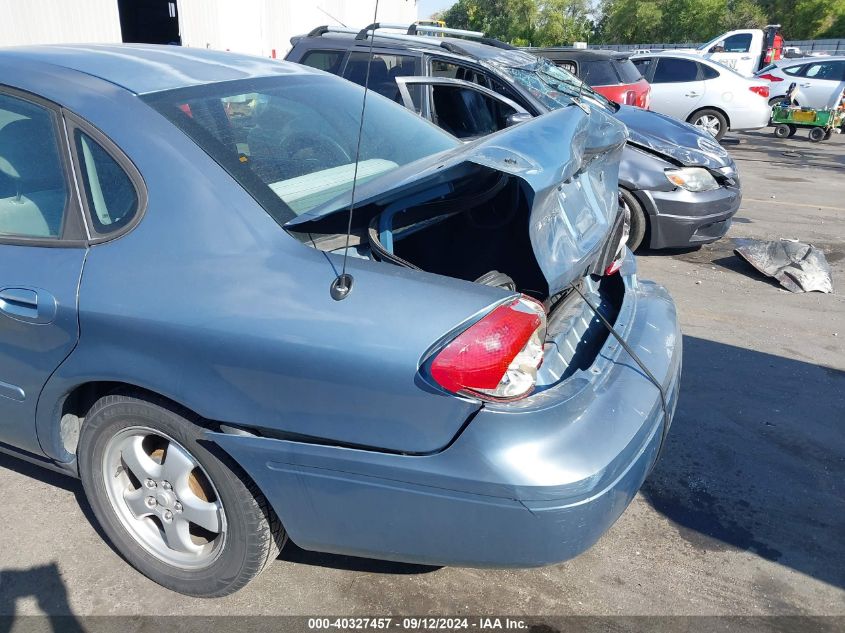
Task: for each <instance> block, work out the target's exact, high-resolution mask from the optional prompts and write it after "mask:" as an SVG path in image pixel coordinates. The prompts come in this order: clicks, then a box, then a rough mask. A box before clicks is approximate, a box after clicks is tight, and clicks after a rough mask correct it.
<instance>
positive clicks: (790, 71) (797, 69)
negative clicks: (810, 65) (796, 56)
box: [783, 64, 805, 76]
mask: <svg viewBox="0 0 845 633" xmlns="http://www.w3.org/2000/svg"><path fill="white" fill-rule="evenodd" d="M804 66H805V65H804V64H799V65H798V66H790V67H789V68H784V69H783V72H784V73H786V74H787V75H792V76H797V75H800V74H801V71H802V70H804Z"/></svg>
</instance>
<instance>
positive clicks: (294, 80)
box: [144, 75, 460, 224]
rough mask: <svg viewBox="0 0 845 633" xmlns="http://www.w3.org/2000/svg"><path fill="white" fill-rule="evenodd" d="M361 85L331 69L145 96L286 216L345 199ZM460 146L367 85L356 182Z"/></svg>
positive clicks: (269, 207)
mask: <svg viewBox="0 0 845 633" xmlns="http://www.w3.org/2000/svg"><path fill="white" fill-rule="evenodd" d="M363 94H364V91H363V89H362V88H360V87H359V86H357V85H355V84H353V83H351V82H347V81H343V80H341V79H338V78H336V77H332V76H328V75H326V76H322V75H319V76H318V75H303V76H297V77H291V76H279V77H264V78H260V79H252V80H242V81H233V82H224V83H218V84H207V85H203V86H195V87H191V88H183V89H178V90H172V91H167V92H162V93H154V94H151V95H148V96H146V97H144V99H145V100H146V101H147V103H149V104H150V105H151V106H152V107H153V108H155V109H156V110H158V111H159V112H160V113H161V114H163V115H164V116H165V117H167V118H168V119H169V120H170V121H171V122H173V123H174V124H175V125H176V126H177V127H178V128H179V129H181V130H182V131H183V132H185V133H186V134H187V135H188V136H189V137H190V138H191V139H193V140H194V142H196V143H197V144H198V145H199V146H200V147H201V148H202V149H203V150H205V151H206V152H207V153H208V154H209V155H210V156H211V157H212V158H213V159H214V160H215V161H217V162H218V163H219V164H220V165H221V166H222V167H223V168H224V169H226V171H228V172H229V173H230V174H231V175H232V177H233V178H234V179H235V180H237V181H238V183H240V184H241V185H242V186H243V187H244V189H246V190H247V191H248V192H249V193H250V194H251V195H252V196H253V197H254V198H255V199H256V200H257V201H258V202H259V203H260V204H261V205H262V206H264V208H265V209H267V211H268V212H269V213H270V214H271V215H272V216H273V217H274V218H275V219H276V221H277V222H279V223H280V224H283V223H285V222H287V221H288V220H290V219H292V218H293V217H294V216H297V215H301V214H303V213H307V212H308V211H310V210H312V209H314V208H316V207H318V206H320V205H323V204H326V203H328V202H330V201H332V200H334V199H336V198H338V199H339V200H340V201H339V202H338V204H339V205H340V204H343V202H342V200H343V199H346V200H348V197H349V196H348V192H349V191H350V190H351V188H352V182H353V179H354V178H355V175H356V166H355V156H356V150H357V145H358V129H359V124H360V119H361V104H362V98H363ZM459 145H460V142H459V141H458V140H457V139H455V138H453V137H452V136H450V135H448V134H446V133H445V132H443V131H442V130H440V129H439V128H437V127H436V126H434V125H432V124H430V123H428V122H427V121H425V120H424V119H422V118H420V117H419V116H416V115H415V114H413V113H411V112H409V111H408V110H406V109H405V108H403V107H402V106H400V105H397V104H396V103H393V102H391V101H390V100H388V99H385V98H384V97H382V96H380V95H378V94H376V93H374V92H370V93H369V94H368V96H367V107H366V115H365V117H364V123H363V129H362V134H361V147H360V162H359V163H358V166H357V178H358V183H361V182H365V181H367V180H371V179H373V178H376V177H378V176H382V175H384V174H387V173H388V172H390V171H392V170H394V169H397V168H398V167H400V166H402V165H406V164H408V163H412V162H414V161H417V160H419V159H422V158H425V157H426V156H430V155H432V154H435V153H438V152H442V151H444V150H448V149H451V148H453V147H457V146H459Z"/></svg>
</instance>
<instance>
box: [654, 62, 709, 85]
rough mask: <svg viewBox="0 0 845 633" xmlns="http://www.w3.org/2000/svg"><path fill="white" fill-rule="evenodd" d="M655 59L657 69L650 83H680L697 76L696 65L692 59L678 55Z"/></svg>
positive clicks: (694, 78) (693, 79)
mask: <svg viewBox="0 0 845 633" xmlns="http://www.w3.org/2000/svg"><path fill="white" fill-rule="evenodd" d="M656 61H657V70H656V71H655V72H654V79H653V80H652V83H655V84H670V83H682V82H685V81H695V80H696V79H697V78H698V65H697V64H696V63H695V62H694V61H691V60H689V59H680V58H678V57H659V58H658V59H657V60H656Z"/></svg>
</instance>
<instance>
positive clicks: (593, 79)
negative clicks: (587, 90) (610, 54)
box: [581, 59, 619, 86]
mask: <svg viewBox="0 0 845 633" xmlns="http://www.w3.org/2000/svg"><path fill="white" fill-rule="evenodd" d="M581 79H583V80H584V81H586V82H587V84H589V85H590V86H612V85H615V84H618V83H619V77H618V76H617V75H616V71H615V70H613V65H612V64H611V63H610V60H609V59H607V60H605V59H599V60H588V61H583V62H581Z"/></svg>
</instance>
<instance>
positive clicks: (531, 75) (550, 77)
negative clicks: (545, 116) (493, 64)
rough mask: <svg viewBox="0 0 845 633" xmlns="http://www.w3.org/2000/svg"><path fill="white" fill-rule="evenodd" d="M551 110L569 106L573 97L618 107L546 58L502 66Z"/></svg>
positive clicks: (606, 106)
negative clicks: (529, 62) (528, 62)
mask: <svg viewBox="0 0 845 633" xmlns="http://www.w3.org/2000/svg"><path fill="white" fill-rule="evenodd" d="M499 67H500V68H501V69H502V70H503V71H504V72H506V73H507V74H508V75H510V76H511V77H512V78H513V79H514V80H515V81H516V82H517V83H518V84H519V85H520V86H522V87H523V88H524V89H525V90H527V91H528V92H529V93H531V95H532V96H533V97H534V98H535V99H537V100H538V101H539V102H540V103H542V104H543V105H544V106H545V107H547V108H548V109H549V110H557V109H558V108H562V107H564V106H568V105H570V104H571V103H572V102H573V100H574V99H582V100H589V101H592V102H594V103H596V104H598V105H600V106H602V107H604V108H607V109H608V110H611V111H613V112H615V111H616V110H617V107H616V106H615V104H613V102H611V101H609V100H608V99H606V98H604V97H603V96H602V95H600V94H599V93H597V92H596V91H595V90H593V89H592V88H590V87H589V86H588V85H587V84H585V83H584V82H582V81H581V80H579V79H578V78H577V77H576V76H575V75H573V74H572V73H570V72H568V71H566V70H564V69H563V68H560V67H559V66H555V65H554V63H552V62H550V61H549V60H548V59H546V58H544V57H540V58H538V59H537V61H536V63H534V64H532V65H530V66H505V65H500V66H499Z"/></svg>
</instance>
